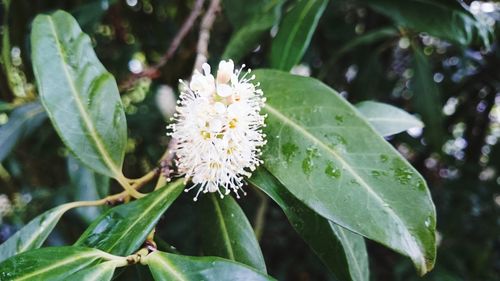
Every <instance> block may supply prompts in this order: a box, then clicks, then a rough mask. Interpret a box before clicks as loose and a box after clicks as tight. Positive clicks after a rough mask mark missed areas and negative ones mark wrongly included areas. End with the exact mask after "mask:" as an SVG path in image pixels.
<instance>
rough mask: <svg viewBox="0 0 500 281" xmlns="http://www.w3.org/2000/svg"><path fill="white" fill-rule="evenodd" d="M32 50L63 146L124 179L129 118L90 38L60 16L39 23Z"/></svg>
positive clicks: (35, 23)
mask: <svg viewBox="0 0 500 281" xmlns="http://www.w3.org/2000/svg"><path fill="white" fill-rule="evenodd" d="M31 45H32V58H33V71H34V73H35V77H36V80H37V85H38V90H39V92H40V96H41V99H42V103H43V105H44V107H45V109H46V111H47V113H48V115H49V117H50V120H51V121H52V124H53V125H54V127H55V128H56V130H57V132H58V133H59V136H60V137H61V138H62V140H63V142H64V143H65V144H66V146H67V147H68V148H69V149H70V150H71V151H72V152H73V153H74V154H75V155H76V156H77V157H78V158H79V159H80V160H81V161H82V162H83V163H84V164H86V165H87V166H88V167H90V168H92V169H93V170H95V171H96V172H99V173H101V174H104V175H107V176H109V177H115V178H116V177H121V176H122V172H121V167H122V163H123V158H124V154H125V145H126V141H127V125H126V120H125V113H124V110H123V105H122V102H121V99H120V96H119V93H118V87H117V85H116V82H115V79H114V78H113V76H112V75H111V74H110V73H108V72H107V71H106V69H105V68H104V66H103V65H102V64H101V63H100V61H99V59H98V58H97V57H96V54H95V52H94V50H93V48H92V42H91V40H90V38H89V37H88V36H87V35H86V34H85V33H83V32H82V30H81V29H80V27H79V26H78V23H77V22H76V20H75V19H74V18H73V17H72V16H71V15H70V14H68V13H66V12H63V11H57V12H55V13H53V14H51V15H39V16H37V17H36V18H35V20H34V21H33V30H32V33H31Z"/></svg>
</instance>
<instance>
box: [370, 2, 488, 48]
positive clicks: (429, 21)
mask: <svg viewBox="0 0 500 281" xmlns="http://www.w3.org/2000/svg"><path fill="white" fill-rule="evenodd" d="M364 2H366V3H367V4H368V5H370V6H371V7H372V8H373V9H375V10H376V11H378V12H379V13H381V14H384V15H386V16H388V17H390V18H391V19H393V20H394V21H395V22H396V23H397V24H398V25H400V26H403V27H407V28H411V29H414V30H417V31H420V32H426V33H429V34H430V35H433V36H436V37H439V38H443V39H447V40H450V41H453V42H456V43H459V44H461V45H469V44H470V43H471V42H473V41H474V40H475V39H480V40H481V42H482V44H484V45H485V46H487V47H488V46H490V44H491V43H492V42H491V36H492V31H491V28H490V27H489V26H488V25H487V24H486V23H485V22H483V21H481V20H479V19H478V18H476V17H475V16H474V15H473V14H472V13H470V12H469V11H468V10H466V9H465V8H464V7H463V6H462V5H460V4H459V3H458V2H457V1H447V2H450V3H444V2H439V1H433V0H407V1H399V0H370V1H367V0H364ZM422 15H425V16H422Z"/></svg>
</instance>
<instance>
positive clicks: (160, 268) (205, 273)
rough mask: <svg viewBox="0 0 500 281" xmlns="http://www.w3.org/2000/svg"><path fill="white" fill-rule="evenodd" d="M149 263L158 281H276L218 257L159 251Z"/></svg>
mask: <svg viewBox="0 0 500 281" xmlns="http://www.w3.org/2000/svg"><path fill="white" fill-rule="evenodd" d="M145 263H146V264H147V265H148V266H149V269H150V270H151V272H152V273H153V277H154V278H155V280H157V281H160V280H161V281H163V280H169V281H199V280H204V281H226V280H227V281H239V280H241V281H246V280H252V281H259V280H274V279H273V278H271V277H269V276H266V275H264V274H262V273H260V272H258V271H256V270H254V269H252V268H250V267H248V266H246V265H243V264H240V263H237V262H233V261H230V260H225V259H221V258H217V257H188V256H180V255H174V254H167V253H162V252H159V251H157V252H154V253H151V254H149V255H148V256H147V257H146V259H145Z"/></svg>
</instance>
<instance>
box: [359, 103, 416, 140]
mask: <svg viewBox="0 0 500 281" xmlns="http://www.w3.org/2000/svg"><path fill="white" fill-rule="evenodd" d="M356 108H357V109H358V110H359V112H360V113H361V114H362V115H363V116H364V117H365V119H366V120H367V121H368V122H369V123H370V124H371V125H372V126H373V128H375V130H377V132H378V133H379V134H380V135H382V136H384V137H385V136H391V135H395V134H399V133H401V132H404V131H406V130H408V129H411V128H415V127H418V128H422V127H423V126H424V124H423V123H422V122H421V121H420V120H418V119H417V118H416V117H415V116H413V115H411V114H409V113H408V112H406V111H404V110H401V109H399V108H397V107H395V106H392V105H389V104H385V103H381V102H373V101H364V102H360V103H358V104H356Z"/></svg>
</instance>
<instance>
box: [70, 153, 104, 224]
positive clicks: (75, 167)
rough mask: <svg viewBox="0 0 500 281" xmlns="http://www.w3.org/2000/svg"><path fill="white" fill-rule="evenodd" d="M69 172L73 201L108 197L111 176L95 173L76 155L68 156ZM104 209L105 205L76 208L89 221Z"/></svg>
mask: <svg viewBox="0 0 500 281" xmlns="http://www.w3.org/2000/svg"><path fill="white" fill-rule="evenodd" d="M67 165H68V174H69V180H70V184H71V188H70V191H69V192H70V194H71V195H72V196H71V197H72V198H71V199H72V200H73V201H93V200H99V199H101V198H104V197H106V195H108V192H109V178H108V177H107V176H104V175H100V174H97V173H94V172H93V171H91V170H90V169H88V168H86V167H85V166H83V165H82V163H81V162H80V161H78V160H77V159H75V158H74V157H71V156H68V158H67ZM103 210H104V207H101V206H96V207H86V208H79V209H76V212H77V213H78V214H79V215H80V216H81V217H82V219H83V220H84V221H86V222H87V223H91V222H92V221H94V220H95V219H96V218H97V217H98V216H99V215H100V214H101V213H102V211H103Z"/></svg>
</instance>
